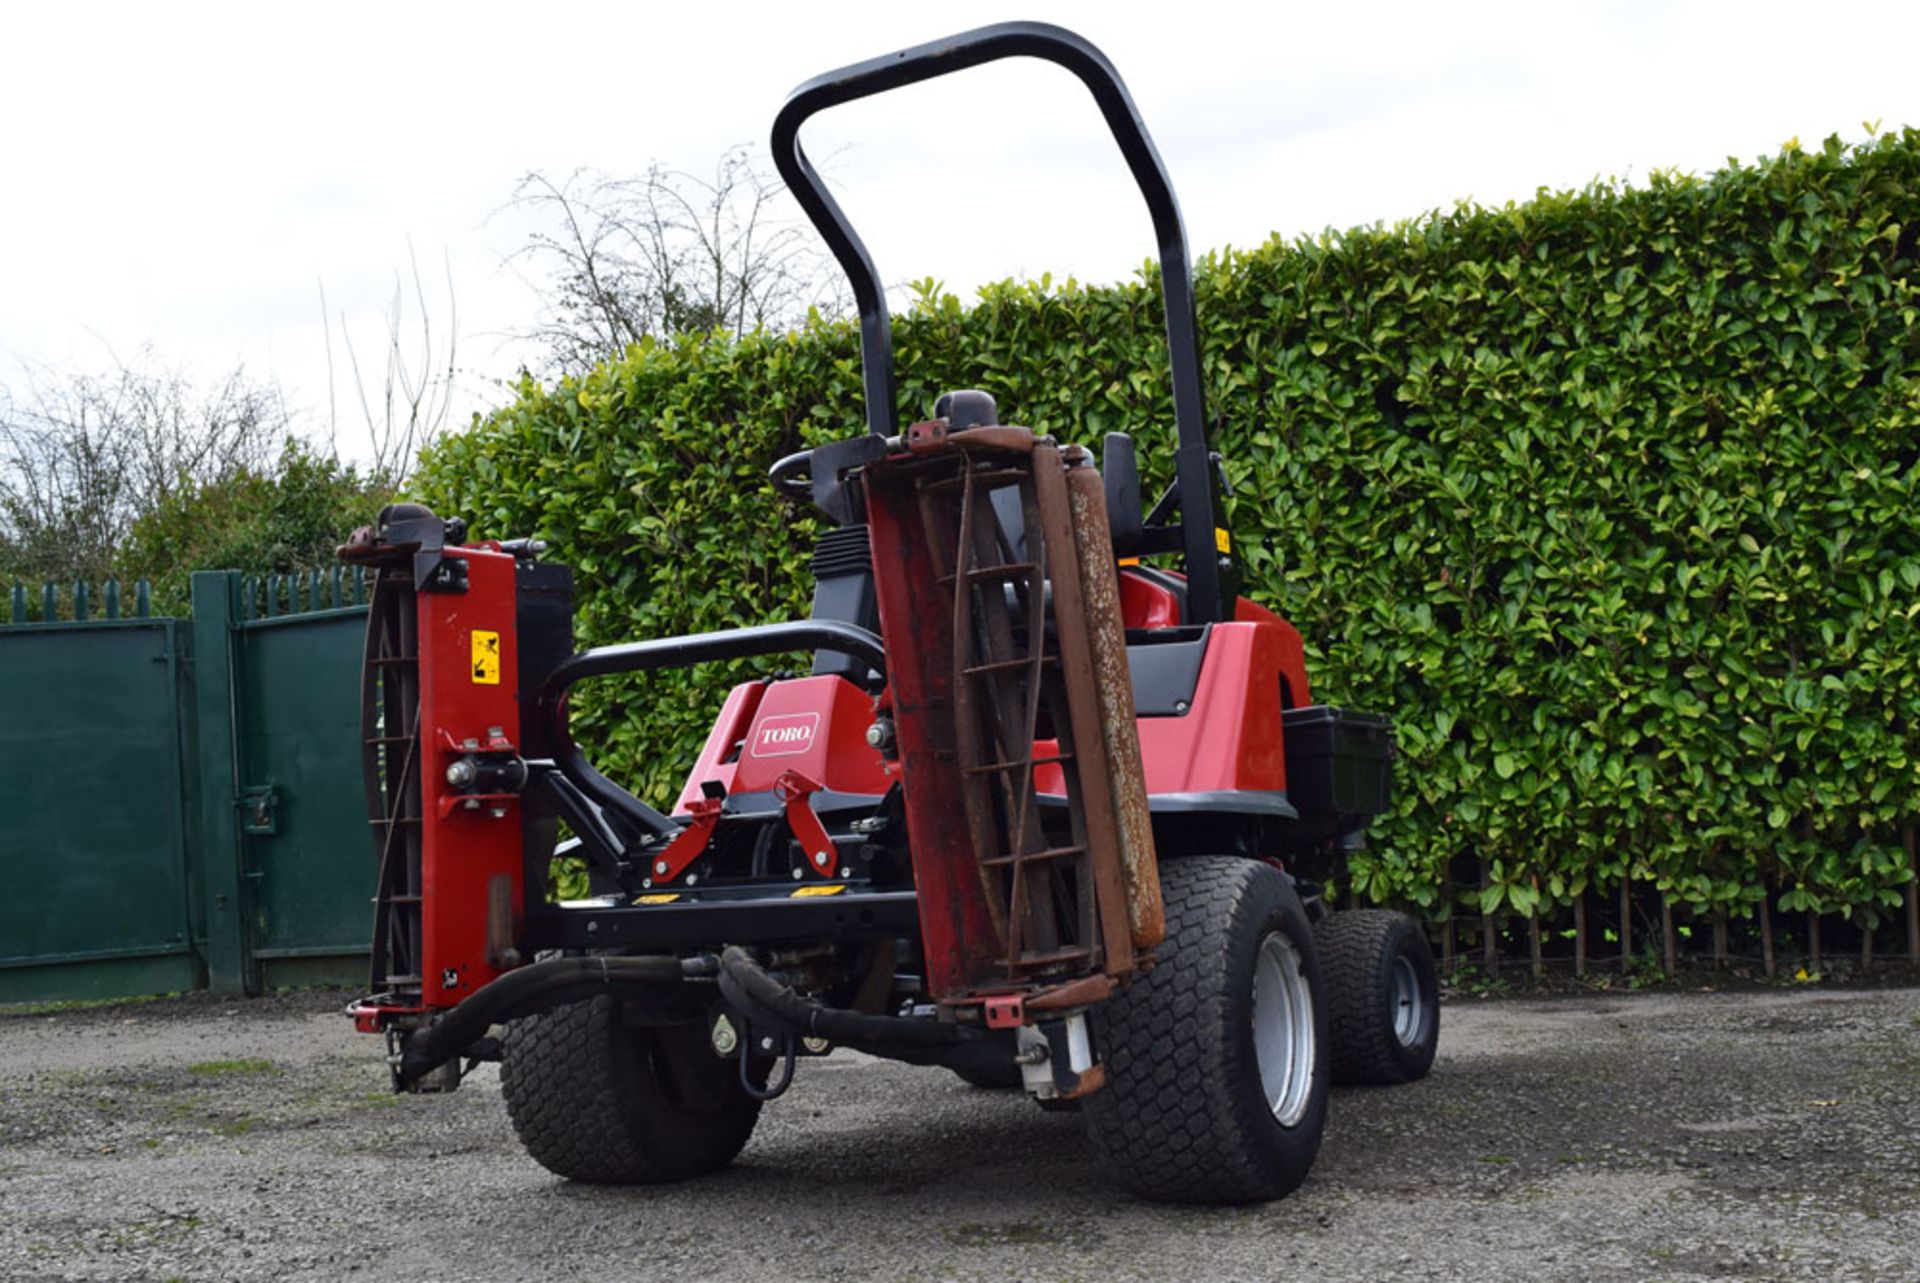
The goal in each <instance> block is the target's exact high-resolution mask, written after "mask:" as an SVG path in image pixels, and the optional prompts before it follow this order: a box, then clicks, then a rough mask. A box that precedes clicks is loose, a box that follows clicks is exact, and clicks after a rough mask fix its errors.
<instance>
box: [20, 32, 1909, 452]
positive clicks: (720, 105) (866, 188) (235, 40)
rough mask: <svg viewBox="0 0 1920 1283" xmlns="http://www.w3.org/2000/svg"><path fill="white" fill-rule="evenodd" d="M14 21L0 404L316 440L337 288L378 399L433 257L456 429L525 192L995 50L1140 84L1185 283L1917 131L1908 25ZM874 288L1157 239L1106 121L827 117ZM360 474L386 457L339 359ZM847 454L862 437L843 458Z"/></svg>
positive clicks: (745, 135) (946, 107) (972, 87)
mask: <svg viewBox="0 0 1920 1283" xmlns="http://www.w3.org/2000/svg"><path fill="white" fill-rule="evenodd" d="M0 12H3V13H4V17H0V121H3V122H4V135H3V136H4V138H5V142H4V143H3V144H0V157H4V161H5V169H4V171H3V172H4V175H5V177H4V179H0V382H6V381H10V380H11V379H12V378H13V377H15V374H14V372H15V371H16V370H17V369H18V368H19V367H20V366H21V365H22V364H25V365H32V366H41V365H45V364H49V363H52V364H55V365H58V366H62V367H64V368H68V369H73V370H97V369H100V368H101V367H103V366H105V365H107V364H109V363H110V362H111V360H112V359H113V354H114V353H118V354H119V355H120V356H122V357H130V356H132V355H134V354H135V353H137V352H138V351H139V350H140V349H141V348H142V347H143V346H145V345H151V346H152V347H153V348H154V349H155V351H156V352H157V353H158V354H159V356H160V357H162V358H163V359H165V360H167V361H170V362H173V363H176V364H180V365H183V366H186V367H187V368H189V369H190V370H192V371H194V372H196V373H198V374H199V375H200V376H201V377H203V378H208V379H211V378H214V377H216V376H218V375H220V374H223V373H225V372H226V371H228V370H230V369H231V368H232V367H233V366H234V365H235V364H236V363H244V364H245V366H246V367H247V369H248V370H249V371H250V372H251V373H252V374H254V375H256V376H260V377H263V378H272V379H275V380H277V381H279V382H280V384H281V385H282V386H283V387H284V388H285V390H286V392H287V394H288V396H289V398H290V399H291V400H292V401H293V402H294V403H295V404H296V405H298V406H301V407H304V408H305V409H306V410H307V411H308V412H309V414H310V416H311V417H310V421H311V422H312V423H313V424H314V425H315V427H316V429H317V430H318V431H319V432H320V433H321V434H322V435H324V433H325V430H326V423H327V418H328V408H327V407H328V381H329V367H328V362H327V355H326V345H325V334H324V323H323V319H322V314H321V308H320V301H319V299H320V294H319V291H320V287H321V286H322V284H324V287H325V290H326V296H327V299H328V302H329V305H330V307H331V309H332V311H333V314H334V315H335V317H336V318H337V317H339V316H340V315H341V314H343V313H344V315H345V318H346V325H347V328H348V331H349V332H350V333H351V334H352V335H353V338H354V342H355V344H356V345H357V346H358V347H359V349H360V351H361V354H362V359H363V361H368V360H370V361H371V362H372V363H373V364H375V365H377V364H379V361H380V347H381V344H382V343H383V341H384V337H385V327H384V321H383V319H382V314H383V310H384V309H385V308H386V306H387V305H388V302H389V299H390V298H391V295H392V291H393V285H394V275H395V272H396V271H397V270H399V269H401V268H403V267H404V266H405V264H406V262H407V253H408V245H409V242H411V244H412V246H413V247H414V249H415V250H416V251H417V253H418V255H419V258H420V262H421V265H422V269H423V271H424V272H425V273H426V274H427V277H428V288H429V295H430V298H431V299H432V301H433V303H434V308H435V313H436V315H435V320H436V323H437V324H440V325H442V326H443V327H444V326H445V324H446V321H447V311H446V286H445V280H444V273H443V272H442V269H441V262H442V259H443V258H444V259H445V261H446V262H447V264H448V265H449V266H450V270H451V276H452V292H453V295H454V300H455V303H456V304H457V319H458V329H459V346H458V356H459V363H460V366H461V367H462V370H463V374H462V381H461V387H460V395H459V400H458V407H459V411H460V413H459V416H458V417H459V421H462V422H463V421H464V418H465V415H466V413H467V412H469V411H471V410H475V409H484V408H487V407H488V406H491V405H493V404H496V403H497V402H498V401H499V399H500V397H501V394H500V393H499V392H498V384H499V381H500V380H503V379H506V378H509V377H511V376H512V375H513V374H514V372H515V371H516V369H517V368H518V366H519V365H520V363H521V362H522V361H523V360H526V359H529V356H528V353H527V351H526V350H525V349H524V348H522V347H519V346H517V345H516V344H515V343H514V342H513V341H512V340H511V339H509V338H508V337H506V336H508V335H509V334H510V333H511V332H512V331H515V330H517V329H521V328H524V327H525V326H527V325H529V324H530V323H531V322H532V319H533V317H534V315H535V312H536V306H535V300H534V297H533V295H532V294H531V293H530V292H529V290H528V288H527V286H526V285H525V284H524V283H523V282H522V281H521V280H519V279H518V278H517V277H516V276H515V274H514V273H513V272H512V271H511V270H506V269H504V268H503V266H502V264H503V262H504V260H505V259H506V257H507V256H508V255H509V254H511V253H512V252H513V251H514V250H515V249H516V248H517V247H519V246H520V245H521V244H523V243H524V240H525V237H526V233H527V230H528V224H527V222H526V221H525V218H524V216H521V215H518V214H514V213H505V214H501V213H497V211H498V210H499V209H500V207H501V206H502V205H503V204H504V203H505V202H506V201H507V199H508V197H509V195H510V194H511V192H512V190H513V187H514V184H515V182H516V180H517V179H518V178H519V177H520V176H521V175H522V174H523V173H525V172H526V171H528V170H533V169H539V170H545V171H547V172H549V173H551V174H554V175H556V176H558V175H563V174H565V173H567V172H569V171H571V170H573V169H575V168H577V167H587V168H591V169H598V170H603V171H606V172H609V173H614V174H628V173H638V172H640V171H641V170H643V169H644V168H645V167H646V165H647V163H648V161H650V160H656V159H657V160H659V161H661V162H663V163H665V164H667V165H669V166H671V167H678V168H686V169H692V170H696V171H698V170H701V169H705V168H708V167H709V166H710V165H711V162H712V160H713V158H714V157H715V156H716V155H717V154H718V153H719V152H720V151H721V150H722V149H724V148H725V147H727V146H728V145H730V144H733V143H736V142H743V141H752V142H755V143H762V142H764V140H765V137H766V132H767V128H768V126H769V125H770V124H771V122H772V118H773V115H774V112H775V110H776V109H777V108H778V107H779V105H780V102H781V101H782V99H783V98H784V97H785V95H786V93H787V91H788V90H789V89H790V88H792V87H793V86H794V85H795V84H797V83H799V82H800V81H801V80H804V79H806V78H807V77H809V76H811V75H813V74H815V73H817V72H820V71H824V70H827V69H829V68H832V67H836V66H839V65H842V64H844V63H848V62H853V61H857V60H859V59H862V58H866V57H869V56H872V55H876V54H880V53H884V52H888V51H890V50H892V49H896V48H900V47H903V46H906V45H909V44H914V43H918V42H920V41H923V40H928V39H932V38H935V37H938V36H941V35H946V34H949V33H951V32H953V31H956V30H959V29H962V28H965V27H969V26H974V25H979V24H982V23H987V22H994V21H1003V20H1006V19H1010V18H1033V19H1040V20H1045V21H1051V22H1057V23H1060V24H1062V25H1065V26H1068V27H1072V28H1074V29H1076V30H1078V31H1080V32H1081V33H1082V34H1083V35H1085V36H1087V37H1088V38H1089V39H1091V40H1092V41H1093V42H1094V43H1095V44H1097V45H1099V46H1101V48H1102V49H1104V50H1105V52H1106V53H1107V54H1108V56H1109V57H1110V58H1111V59H1112V60H1113V62H1114V63H1115V65H1116V66H1118V67H1119V69H1120V72H1121V74H1122V75H1123V76H1124V77H1125V78H1126V80H1127V83H1128V86H1129V88H1130V89H1131V90H1132V91H1133V94H1134V97H1135V99H1136V100H1137V101H1138V103H1139V105H1140V108H1141V111H1142V113H1143V115H1144V116H1145V118H1146V121H1147V124H1148V126H1149V128H1150V129H1151V130H1152V131H1153V134H1154V137H1155V141H1156V142H1157V144H1158V145H1159V148H1160V151H1161V155H1162V157H1163V158H1164V159H1165V162H1166V164H1167V167H1168V169H1169V171H1170V172H1171V174H1172V176H1173V180H1174V184H1175V187H1176V189H1177V190H1178V192H1179V194H1180V200H1181V204H1182V207H1183V210H1184V212H1185V214H1186V219H1187V228H1188V235H1189V241H1190V243H1191V245H1192V246H1193V249H1194V252H1195V254H1196V256H1197V255H1199V254H1200V253H1202V252H1204V251H1205V250H1207V249H1209V248H1214V247H1218V246H1221V245H1223V244H1228V243H1231V244H1235V245H1252V244H1257V243H1259V242H1261V241H1263V240H1264V239H1266V237H1267V236H1268V235H1269V234H1270V233H1271V232H1274V231H1279V232H1282V233H1284V234H1287V235H1294V234H1298V233H1301V232H1313V231H1318V230H1320V229H1321V228H1324V227H1327V226H1337V227H1346V226H1350V225H1353V224H1357V223H1364V222H1372V221H1375V220H1388V221H1391V220H1394V219H1397V218H1402V217H1408V216H1411V215H1415V214H1418V213H1420V212H1421V211H1423V210H1426V209H1430V208H1434V207H1436V206H1441V207H1444V206H1450V205H1451V204H1452V203H1453V202H1454V201H1455V200H1457V199H1461V198H1466V197H1471V198H1473V199H1475V200H1478V201H1481V202H1483V203H1496V204H1497V203H1499V202H1502V201H1505V200H1508V199H1524V198H1526V197H1527V196H1529V195H1530V194H1531V193H1532V192H1533V191H1534V189H1535V188H1537V187H1539V186H1542V185H1545V186H1553V187H1565V186H1577V185H1580V184H1582V183H1584V182H1586V181H1587V180H1589V179H1591V178H1594V177H1596V176H1601V177H1604V176H1607V175H1620V176H1625V177H1633V178H1639V177H1642V176H1644V175H1645V174H1646V173H1647V171H1648V170H1649V169H1652V168H1655V167H1667V166H1677V167H1679V168H1682V169H1686V170H1692V171H1695V172H1706V171H1709V170H1711V169H1713V168H1715V167H1717V166H1718V165H1719V164H1720V163H1722V161H1723V160H1724V158H1726V157H1728V156H1730V155H1731V156H1738V157H1740V158H1743V159H1751V158H1752V157H1754V156H1757V155H1759V154H1762V153H1769V152H1772V151H1774V150H1776V149H1777V148H1778V147H1779V145H1780V144H1781V143H1782V142H1783V141H1785V140H1786V139H1787V138H1789V137H1792V136H1796V135H1797V136H1798V137H1799V138H1800V139H1801V140H1802V141H1803V142H1804V143H1806V144H1807V145H1809V146H1812V145H1814V144H1815V143H1817V141H1818V140H1819V139H1821V138H1823V137H1824V136H1826V135H1827V134H1829V133H1834V132H1838V133H1840V134H1841V135H1842V136H1843V137H1845V138H1846V139H1848V140H1849V141H1854V140H1858V139H1860V138H1862V137H1864V129H1863V127H1862V122H1864V121H1879V122H1880V123H1881V125H1882V126H1883V127H1884V128H1897V127H1899V126H1901V125H1903V124H1920V72H1917V71H1916V67H1917V66H1920V3H1912V2H1911V0H1909V2H1907V3H1869V2H1867V0H1828V3H1824V4H1813V3H1807V2H1806V0H1802V2H1801V3H1797V4H1771V3H1754V2H1748V3H1664V4H1663V3H1613V4H1572V3H1564V4H1556V3H1552V2H1550V0H1533V2H1532V3H1519V4H1501V3H1480V2H1475V0H1451V2H1444V0H1422V2H1420V3H1411V4H1405V3H1398V2H1393V3H1388V2H1384V0H1348V2H1347V3H1345V4H1324V3H1322V4H1305V3H1298V2H1297V0H1268V2H1266V3H1247V4H1237V5H1234V4H1225V3H1219V2H1217V0H1178V2H1177V3H1167V4H1161V5H1155V6H1147V5H1140V4H1122V3H1103V4H1102V3H1084V2H1081V3H1072V2H1067V0H1027V3H1023V4H1019V5H1017V6H1015V5H1011V4H1002V3H994V4H954V3H947V4H940V5H931V4H914V3H908V2H906V0H892V2H891V3H846V4H827V3H824V2H822V0H815V2H814V3H796V2H793V0H789V2H788V3H783V4H777V5H776V4H767V3H761V2H759V0H739V2H737V3H731V4H717V3H707V4H672V5H667V4H638V3H628V4H597V5H595V4H570V3H560V2H557V0H549V2H548V3H545V4H542V5H539V6H534V5H500V4H483V3H466V4H442V3H414V4H396V3H391V2H389V3H381V4H370V3H332V4H327V5H319V4H296V3H266V2H262V0H254V2H253V3H247V4H240V5H231V6H227V5H212V4H187V3H172V4H166V5H155V4H138V5H135V4H128V5H108V4H98V3H59V4H53V3H25V4H16V5H10V6H8V7H7V8H6V9H5V10H4V11H0ZM803 137H804V138H805V140H806V142H807V146H808V150H809V152H810V153H811V154H812V155H814V156H815V157H816V158H819V157H825V156H829V155H831V156H833V157H834V158H835V159H834V161H833V165H832V171H831V172H832V177H833V179H834V181H835V183H836V185H837V188H838V191H839V194H840V197H841V201H842V204H843V205H844V206H845V207H846V208H847V210H848V212H849V215H850V216H851V217H852V219H853V221H854V224H855V226H856V227H857V228H859V230H860V231H861V233H862V234H863V235H864V236H865V237H866V239H867V242H868V245H869V247H870V249H871V250H872V252H873V255H874V258H875V260H876V262H877V264H878V266H879V269H880V272H881V274H882V276H883V277H884V278H885V279H887V280H889V281H904V280H907V279H911V278H917V277H921V276H927V275H931V276H934V277H937V278H939V279H941V280H943V281H944V282H945V283H946V284H947V286H948V287H949V288H950V289H953V290H955V291H956V292H959V293H961V294H962V295H963V297H965V296H968V295H970V293H971V290H972V287H974V286H975V285H977V284H978V283H979V282H981V281H983V280H990V279H995V278H999V277H1003V276H1010V275H1021V274H1024V275H1030V276H1037V275H1039V274H1040V273H1041V272H1043V271H1050V272H1052V273H1053V274H1054V275H1055V276H1056V277H1062V276H1066V275H1069V274H1071V275H1075V276H1078V277H1080V278H1081V279H1083V280H1091V281H1105V280H1113V279H1118V278H1121V277H1125V276H1127V275H1129V274H1130V273H1131V272H1132V271H1133V270H1134V268H1135V267H1136V266H1137V265H1138V264H1139V263H1140V262H1141V261H1142V260H1143V259H1144V258H1146V257H1147V256H1148V254H1149V253H1150V251H1151V248H1152V245H1151V239H1150V236H1149V231H1148V226H1147V222H1146V218H1145V214H1144V212H1142V210H1141V207H1140V204H1139V201H1138V198H1137V197H1136V196H1135V195H1133V193H1132V189H1131V187H1130V184H1129V182H1128V179H1127V177H1126V173H1125V170H1124V168H1123V166H1122V164H1121V162H1120V160H1119V158H1118V155H1117V153H1116V152H1114V150H1113V148H1112V145H1111V144H1110V143H1109V142H1108V141H1107V139H1106V136H1105V133H1104V130H1103V127H1102V125H1101V122H1100V120H1099V117H1098V115H1097V113H1096V112H1095V110H1094V108H1093V106H1092V103H1091V100H1090V99H1088V98H1087V97H1086V95H1085V92H1084V90H1082V89H1081V88H1080V86H1079V85H1078V84H1077V82H1075V81H1073V80H1072V79H1071V78H1070V77H1069V76H1067V75H1066V74H1065V73H1064V72H1061V71H1059V70H1058V69H1055V68H1052V67H1049V66H1046V65H1044V64H1040V63H1034V62H1026V61H1022V62H1017V63H1003V64H999V65H997V66H995V67H990V68H985V69H981V70H978V71H973V72H969V73H964V74H962V75H960V76H956V77H952V78H949V79H947V80H944V81H939V82H934V83H932V84H929V85H923V86H916V87H914V88H911V89H908V90H903V91H900V92H898V93H896V94H893V95H889V96H887V97H885V98H883V99H879V100H873V101H869V102H866V103H860V104H854V105H851V106H848V107H845V108H841V109H838V110H836V111H834V112H832V113H829V114H826V115H822V116H820V117H819V118H817V119H816V121H815V122H814V123H813V124H812V125H810V126H809V127H808V129H807V131H806V133H805V134H804V135H803ZM334 348H335V351H334V366H335V386H336V392H337V395H338V396H339V397H340V398H341V407H340V412H339V424H340V432H339V445H340V448H341V450H342V452H343V453H345V454H347V455H348V456H350V457H352V456H357V455H361V454H363V453H364V450H365V447H364V445H363V444H362V441H361V438H362V436H363V435H364V433H363V432H361V431H357V430H355V428H354V426H353V425H354V422H355V417H356V416H355V415H354V414H353V413H350V412H349V411H348V409H347V401H346V398H348V397H350V396H351V395H352V393H351V386H350V383H349V382H348V380H347V375H346V372H345V367H344V356H343V354H342V351H341V347H340V340H339V338H338V332H337V330H336V335H335V340H334ZM849 426H850V427H852V426H854V425H849Z"/></svg>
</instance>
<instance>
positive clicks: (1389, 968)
mask: <svg viewBox="0 0 1920 1283" xmlns="http://www.w3.org/2000/svg"><path fill="white" fill-rule="evenodd" d="M1314 934H1315V936H1316V938H1317V940H1318V943H1319V946H1320V969H1321V972H1322V973H1323V974H1324V975H1325V977H1326V985H1327V1024H1328V1028H1329V1030H1330V1031H1331V1033H1332V1035H1333V1047H1332V1051H1333V1056H1332V1060H1333V1081H1334V1082H1336V1083H1339V1084H1341V1085H1342V1086H1349V1085H1352V1086H1358V1085H1375V1086H1381V1085H1388V1084H1392V1083H1407V1082H1412V1081H1414V1080H1415V1079H1417V1078H1425V1077H1426V1076H1427V1073H1428V1072H1429V1071H1430V1070H1431V1069H1432V1068H1433V1055H1434V1052H1435V1050H1437V1049H1438V1047H1439V1045H1440V974H1439V972H1438V971H1437V970H1436V969H1435V967H1434V965H1433V949H1432V947H1431V946H1429V945H1428V944H1427V934H1426V932H1425V931H1422V930H1421V929H1420V924H1419V923H1417V922H1415V921H1414V920H1413V919H1412V918H1409V917H1408V916H1407V915H1406V914H1404V913H1392V912H1389V911H1388V910H1385V909H1348V910H1343V911H1341V912H1339V913H1334V914H1331V915H1329V916H1328V917H1326V918H1325V919H1323V920H1322V921H1321V923H1320V925H1319V926H1318V927H1316V928H1314Z"/></svg>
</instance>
